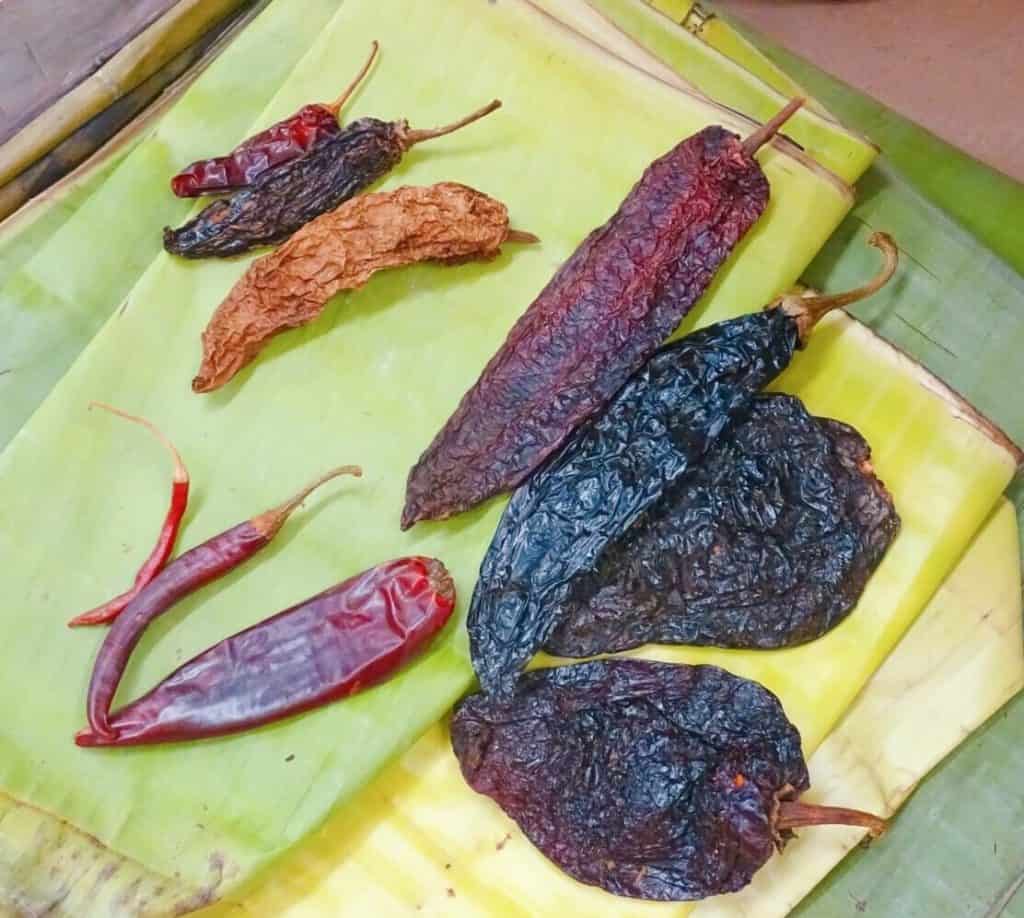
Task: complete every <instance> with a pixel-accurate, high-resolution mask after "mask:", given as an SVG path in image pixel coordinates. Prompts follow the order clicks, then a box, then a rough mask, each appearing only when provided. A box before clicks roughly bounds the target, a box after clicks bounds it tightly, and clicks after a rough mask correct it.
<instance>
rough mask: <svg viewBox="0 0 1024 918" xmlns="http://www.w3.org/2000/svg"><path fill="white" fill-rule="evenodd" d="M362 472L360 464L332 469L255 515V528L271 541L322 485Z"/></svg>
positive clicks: (357, 475) (355, 475)
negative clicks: (293, 494) (272, 506)
mask: <svg viewBox="0 0 1024 918" xmlns="http://www.w3.org/2000/svg"><path fill="white" fill-rule="evenodd" d="M362 474H363V470H362V469H361V468H360V467H359V466H358V465H340V466H338V467H337V468H336V469H331V470H330V471H329V472H325V473H324V474H323V475H321V476H320V477H319V478H317V479H315V480H314V481H311V482H310V483H309V484H307V485H306V486H305V487H304V488H303V489H302V490H301V491H299V492H298V493H297V494H296V495H295V496H294V497H289V498H288V500H286V501H284V503H281V504H278V505H277V506H276V507H274V508H272V509H271V510H267V511H266V512H264V513H261V514H260V515H259V516H254V517H253V518H252V525H253V528H254V529H256V530H257V531H259V532H261V533H262V534H263V536H264V537H265V538H266V539H267V541H270V540H271V539H272V538H274V536H275V535H277V532H278V530H279V529H280V528H281V527H282V526H283V525H284V523H285V520H287V519H288V517H289V516H291V514H292V513H293V512H294V511H295V508H296V507H298V506H299V504H301V503H302V502H303V501H304V500H305V499H306V498H307V497H309V495H310V494H312V493H313V492H314V491H315V490H316V489H317V488H319V487H320V485H322V484H324V483H325V482H328V481H330V480H331V479H332V478H337V477H338V476H339V475H352V476H353V477H355V478H361V477H362Z"/></svg>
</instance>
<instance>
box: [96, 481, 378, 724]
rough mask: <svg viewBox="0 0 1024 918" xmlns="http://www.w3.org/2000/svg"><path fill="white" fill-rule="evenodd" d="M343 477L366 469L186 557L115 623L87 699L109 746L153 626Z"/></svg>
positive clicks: (309, 488) (298, 497) (306, 491)
mask: <svg viewBox="0 0 1024 918" xmlns="http://www.w3.org/2000/svg"><path fill="white" fill-rule="evenodd" d="M340 475H352V476H354V477H356V478H358V477H360V476H361V475H362V469H361V468H360V467H359V466H357V465H343V466H339V467H338V468H335V469H331V471H329V472H327V473H326V474H324V475H321V476H320V477H318V478H316V479H315V480H314V481H312V482H310V483H309V484H307V485H306V486H305V487H304V488H302V489H301V490H300V491H299V492H298V493H297V494H295V495H294V496H293V497H290V498H288V499H287V500H286V501H284V502H283V503H280V504H278V505H277V506H276V507H273V508H271V509H270V510H267V511H266V512H264V513H261V514H259V515H257V516H254V517H252V518H251V519H249V520H246V521H245V522H243V523H239V524H238V525H237V526H232V527H231V528H230V529H227V530H225V531H224V532H222V533H220V534H219V535H216V536H213V537H212V538H210V539H207V540H206V541H205V542H202V543H200V544H199V545H197V546H195V547H194V548H191V549H189V550H188V551H187V552H184V553H183V554H182V555H180V556H179V557H178V558H176V559H175V560H174V561H172V562H171V563H170V564H168V565H167V567H166V568H164V570H162V571H161V572H160V573H159V575H158V576H157V577H155V578H154V579H153V581H152V582H151V583H149V584H148V585H147V586H146V587H144V588H143V589H142V591H141V592H140V593H139V595H138V596H136V597H135V598H134V599H133V600H132V601H131V602H130V603H129V604H128V606H127V607H126V608H125V610H124V612H123V614H121V615H120V616H118V618H117V619H116V620H115V621H114V624H113V625H112V627H111V628H110V630H109V631H108V632H107V635H106V637H105V638H104V639H103V643H102V644H101V645H100V649H99V652H98V653H97V655H96V662H95V664H94V665H93V671H92V677H91V678H90V680H89V690H88V694H87V697H86V716H87V718H88V721H89V726H90V728H91V729H92V732H93V733H95V734H97V735H99V736H102V737H104V738H106V739H108V740H109V739H112V738H114V736H115V731H113V730H111V728H110V705H111V703H112V702H113V700H114V695H115V694H116V693H117V687H118V685H119V684H120V682H121V677H122V676H123V675H124V670H125V667H126V666H127V664H128V659H129V657H130V656H131V653H132V651H133V650H134V649H135V646H136V644H138V642H139V639H140V638H141V637H142V634H143V632H144V631H145V630H146V628H147V626H148V625H149V623H150V622H151V621H153V620H154V619H156V618H158V617H159V616H161V615H163V613H164V612H166V611H168V610H169V609H170V608H172V607H173V606H174V605H175V604H177V603H178V602H179V601H180V600H182V599H184V598H185V597H186V596H188V595H190V594H192V593H194V592H195V591H196V590H198V589H199V588H200V587H203V586H205V585H206V584H208V583H212V582H213V581H214V580H217V579H219V578H220V577H223V576H224V575H225V574H227V573H229V572H230V571H233V570H234V569H235V568H237V567H238V566H239V565H240V564H242V563H244V562H245V561H248V560H249V559H250V558H252V557H253V555H255V554H257V552H259V551H260V550H261V549H263V548H265V547H266V546H267V545H269V544H270V542H271V541H273V538H274V536H275V535H277V533H278V531H279V530H280V529H281V527H282V526H283V525H284V522H285V520H287V519H288V517H289V516H290V515H291V514H292V513H293V512H294V511H295V510H296V508H298V507H299V505H300V504H302V502H303V501H304V500H305V499H306V498H307V497H309V495H310V494H311V493H312V492H313V491H314V490H315V489H316V488H319V487H320V486H321V485H323V484H324V483H326V482H328V481H330V480H331V479H333V478H337V477H339V476H340Z"/></svg>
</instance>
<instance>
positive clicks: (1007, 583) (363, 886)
mask: <svg viewBox="0 0 1024 918" xmlns="http://www.w3.org/2000/svg"><path fill="white" fill-rule="evenodd" d="M1016 541H1017V526H1016V520H1015V518H1014V514H1013V511H1012V508H1010V506H1009V504H1007V503H1006V502H1005V501H1002V502H1000V506H999V509H998V510H997V511H996V512H995V513H993V515H992V517H990V519H989V520H988V521H987V523H986V525H985V527H984V528H983V529H982V530H981V532H979V534H978V536H977V538H976V539H975V540H974V542H973V543H972V545H971V547H970V549H969V551H968V552H967V553H966V554H965V556H964V558H963V559H962V560H961V562H960V563H959V564H958V565H957V566H956V568H955V570H954V571H953V573H952V574H951V576H950V577H949V579H948V580H947V581H946V583H945V584H944V585H943V587H942V589H941V590H940V591H939V592H938V593H937V594H936V595H935V597H934V598H933V599H932V601H931V602H930V603H929V604H928V606H927V608H926V609H925V610H924V612H923V613H922V614H921V617H920V618H919V619H918V621H917V622H916V623H915V624H914V626H913V628H911V630H910V631H909V632H908V633H907V635H906V637H904V639H903V640H902V641H901V642H900V644H899V645H898V646H897V648H896V650H895V651H894V652H893V653H892V655H890V657H889V658H888V659H887V660H886V661H885V663H884V664H883V665H882V667H881V669H879V671H878V672H877V673H875V674H874V676H873V677H872V678H871V679H870V681H869V682H868V683H867V685H866V686H865V687H864V690H863V691H862V692H861V694H860V696H859V697H858V698H857V700H856V702H855V703H854V704H853V706H852V707H851V708H850V710H849V711H848V712H847V714H846V715H845V717H844V718H843V719H842V720H841V721H840V722H839V724H838V725H837V726H836V728H835V730H834V731H833V732H832V733H831V735H830V736H829V737H828V739H827V740H826V741H825V742H824V743H823V744H822V745H821V746H820V747H819V748H818V750H817V751H816V752H815V753H814V755H813V756H811V757H810V760H809V768H810V773H811V780H812V784H813V787H812V791H811V792H810V794H809V799H815V800H822V801H825V802H830V803H835V802H836V801H842V802H843V803H845V804H848V805H851V806H861V807H868V808H870V809H871V810H872V811H874V812H882V813H891V812H892V811H893V810H894V809H895V808H896V807H897V806H898V805H899V804H900V803H901V802H902V801H903V800H904V799H905V797H906V796H907V794H908V793H910V791H911V790H912V788H913V786H914V785H915V784H916V782H917V781H918V780H920V778H921V776H922V775H923V774H924V773H925V772H927V770H928V769H929V768H931V767H932V766H933V765H934V764H935V763H936V762H937V761H938V760H940V759H941V758H942V757H943V756H944V755H945V754H946V753H948V751H949V750H950V749H951V748H953V747H954V746H955V745H956V744H957V743H958V742H959V741H960V739H961V738H962V735H963V731H967V730H971V729H973V728H975V727H977V726H978V725H979V724H980V723H981V722H982V721H984V719H985V718H986V717H988V716H989V715H990V714H992V712H993V711H995V710H997V709H998V708H999V707H1000V706H1001V705H1002V704H1003V703H1005V701H1006V699H1007V698H1008V697H1009V696H1010V695H1012V694H1013V693H1014V692H1016V691H1018V690H1019V689H1020V687H1021V684H1022V680H1024V658H1022V651H1021V645H1020V636H1021V598H1020V590H1019V588H1018V586H1019V582H1020V567H1019V565H1018V563H1017V557H1016V556H1017V547H1016ZM898 825H899V823H897V826H898ZM861 834H862V830H857V829H843V828H838V827H832V828H827V829H809V830H805V831H804V832H802V833H801V834H800V836H799V837H798V838H797V839H796V840H794V841H792V842H790V844H789V845H787V847H786V849H785V851H784V852H783V853H782V855H781V856H779V857H776V858H773V859H772V861H770V862H769V863H768V864H767V865H766V866H765V867H763V868H762V869H761V871H759V873H758V874H757V875H756V876H755V878H754V882H753V883H752V884H751V885H750V886H749V887H748V888H747V889H746V890H744V891H742V892H741V893H739V894H736V895H730V896H722V897H717V898H714V899H710V900H708V901H706V902H702V903H698V904H696V906H693V905H673V904H665V903H643V902H637V901H635V900H625V899H616V898H614V897H612V896H609V895H607V894H604V893H601V892H598V891H596V890H594V889H592V888H590V887H585V886H583V885H581V884H578V883H575V882H573V881H572V880H569V879H568V878H567V877H565V876H564V875H563V874H562V873H560V872H559V871H558V870H557V869H556V868H554V867H553V866H552V865H551V864H550V863H549V862H548V861H546V860H545V859H544V857H543V856H542V855H540V854H539V853H538V852H537V851H536V850H535V849H534V848H533V846H532V845H531V844H530V842H529V841H528V840H527V839H526V838H525V837H524V836H523V835H522V833H521V832H520V831H519V830H518V828H517V827H516V825H515V823H513V822H512V821H511V820H509V819H507V818H506V817H505V816H504V815H503V814H502V813H501V811H500V810H499V809H498V808H497V806H496V805H495V804H493V803H492V802H491V801H490V800H488V799H487V798H484V797H481V796H479V795H477V794H475V793H474V792H473V791H472V790H471V789H470V788H469V787H468V786H467V785H466V783H465V781H464V779H463V778H462V775H461V772H460V771H459V766H458V763H457V762H456V761H455V758H454V756H453V755H452V752H451V746H450V741H449V738H448V729H447V725H446V723H441V724H438V725H436V726H434V727H432V728H431V729H430V730H429V731H428V732H427V733H426V734H425V735H424V736H423V737H422V738H421V739H420V740H419V741H418V742H417V743H416V745H415V746H413V748H412V749H410V750H409V752H407V753H406V754H405V755H404V756H403V757H402V758H401V759H400V760H399V761H398V762H396V763H395V764H394V765H392V766H391V767H390V768H388V769H387V770H386V771H385V772H384V773H383V774H382V775H381V776H380V777H378V778H377V779H376V780H375V781H374V782H373V783H372V784H370V785H369V786H368V787H367V788H366V789H365V790H364V791H363V792H362V793H361V794H360V795H359V796H358V797H357V798H356V799H355V800H354V801H352V802H351V803H350V804H348V805H347V806H344V807H342V808H341V809H339V811H338V812H337V813H335V814H334V815H333V816H332V817H331V818H330V820H328V822H327V823H326V824H325V825H324V826H323V828H322V829H320V830H319V831H318V832H316V833H315V834H314V835H313V836H311V837H310V838H309V839H308V840H307V841H306V842H304V843H303V844H301V845H300V846H298V847H297V848H296V850H295V851H294V852H293V853H292V854H291V855H289V856H288V857H287V858H286V859H285V860H284V861H283V862H282V864H281V865H280V867H279V868H278V869H277V870H275V871H273V872H272V873H270V874H269V875H268V876H267V877H266V878H265V880H264V881H263V882H262V883H260V884H259V886H258V887H257V888H255V889H254V890H253V891H252V892H251V893H249V894H248V895H247V896H245V897H244V898H243V899H242V900H241V901H240V903H239V905H240V907H241V909H242V910H244V912H245V913H248V914H253V915H275V916H280V918H324V916H328V915H329V916H332V918H341V916H363V915H391V914H422V915H427V916H436V915H444V916H446V918H457V916H467V918H469V916H477V915H501V916H502V918H506V916H509V918H519V916H523V918H527V916H532V915H583V914H585V915H588V916H601V915H609V916H613V915H614V916H616V918H632V916H637V918H644V916H650V918H658V916H672V918H681V916H683V915H685V914H687V913H688V912H690V913H691V914H692V915H693V916H694V918H781V916H784V915H786V914H787V913H788V912H789V911H790V909H791V908H792V907H793V906H794V905H795V904H796V903H798V902H799V901H800V900H801V899H802V898H803V897H804V896H805V895H806V894H807V892H808V891H809V890H810V889H811V888H812V887H813V886H814V885H815V883H817V882H818V881H819V880H821V879H822V878H823V877H824V876H825V875H826V874H827V873H828V871H829V870H830V869H832V868H833V867H834V866H835V865H836V864H837V863H838V862H839V861H840V860H841V859H842V858H843V856H844V855H845V854H846V853H847V852H848V851H849V850H850V848H851V847H852V846H854V845H855V844H856V843H857V842H858V841H859V840H860V837H861ZM885 845H886V842H885V841H883V842H881V843H879V844H878V845H877V846H876V850H878V851H879V852H882V853H883V854H884V850H885ZM894 885H895V884H894ZM901 901H905V897H901ZM872 904H873V905H875V907H876V909H877V908H881V907H887V906H885V904H884V903H883V902H882V900H881V899H880V898H878V897H872ZM838 905H839V906H840V907H839V908H835V909H834V910H822V911H819V912H817V913H816V914H818V915H844V914H847V911H848V910H849V908H850V907H851V904H850V903H846V904H845V905H844V903H838ZM238 911H239V907H238V906H232V905H227V904H223V905H221V906H214V907H212V908H210V909H207V910H204V911H203V912H202V913H201V915H202V918H229V916H231V915H233V914H235V913H236V912H238ZM886 913H887V914H902V913H900V912H897V911H889V912H886ZM934 914H938V912H936V913H934ZM197 918H198V916H197Z"/></svg>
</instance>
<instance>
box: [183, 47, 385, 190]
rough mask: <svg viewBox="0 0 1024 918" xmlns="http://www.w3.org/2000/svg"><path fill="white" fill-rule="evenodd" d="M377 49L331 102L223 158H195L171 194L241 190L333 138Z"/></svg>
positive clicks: (267, 131)
mask: <svg viewBox="0 0 1024 918" xmlns="http://www.w3.org/2000/svg"><path fill="white" fill-rule="evenodd" d="M377 47H378V46H377V42H373V45H372V46H371V48H370V56H369V57H368V58H367V60H366V63H365V64H363V67H362V69H361V70H360V71H359V73H357V74H356V76H355V79H353V80H352V82H351V83H349V85H348V86H347V87H346V88H345V91H344V92H343V93H342V94H341V95H340V96H339V97H338V98H337V99H336V100H335V101H334V102H331V103H330V104H329V105H325V104H322V103H320V102H316V103H313V104H311V105H304V106H303V107H302V108H300V109H299V110H298V111H297V112H296V113H295V114H294V115H292V116H291V117H290V118H285V119H284V120H283V121H278V122H277V123H276V124H272V125H271V126H270V127H268V128H266V129H265V130H263V131H260V132H259V133H258V134H254V135H253V136H252V137H249V138H247V139H246V140H243V141H242V142H241V143H240V144H239V145H238V146H237V147H235V149H233V150H232V151H231V152H230V153H228V154H227V155H226V156H215V157H214V158H213V159H201V160H199V161H197V162H194V163H192V164H191V165H190V166H186V167H185V168H184V169H182V170H181V172H179V173H178V174H177V175H176V176H174V178H172V179H171V191H173V192H174V193H175V194H176V195H177V196H178V197H179V198H196V197H199V196H200V195H204V194H219V193H220V192H222V191H232V190H234V189H236V188H245V187H246V186H248V185H251V184H252V183H253V182H254V181H255V180H256V178H257V177H258V176H260V175H262V174H263V173H264V172H266V171H268V170H269V169H273V168H275V167H276V166H280V165H282V164H283V163H287V162H290V161H291V160H293V159H297V158H298V157H300V156H302V155H304V154H305V153H308V152H309V151H310V150H311V149H313V147H315V146H316V145H317V144H318V143H320V142H321V141H323V140H324V139H326V138H327V137H330V136H331V135H333V134H337V133H338V131H340V130H341V125H340V124H339V123H338V113H339V112H340V111H341V109H342V107H343V106H344V105H345V103H346V102H347V101H348V99H349V97H350V96H351V95H352V93H353V92H355V90H356V87H358V86H359V84H360V83H361V82H362V79H363V77H364V76H366V73H367V71H368V70H369V69H370V65H371V64H372V63H373V59H374V58H375V57H376V56H377Z"/></svg>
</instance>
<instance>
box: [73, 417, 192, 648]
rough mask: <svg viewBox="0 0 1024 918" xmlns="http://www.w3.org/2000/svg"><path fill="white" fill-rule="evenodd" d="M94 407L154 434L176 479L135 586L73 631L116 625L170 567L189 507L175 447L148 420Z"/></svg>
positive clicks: (79, 619) (78, 621)
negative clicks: (182, 519) (125, 611)
mask: <svg viewBox="0 0 1024 918" xmlns="http://www.w3.org/2000/svg"><path fill="white" fill-rule="evenodd" d="M92 406H95V407H97V408H102V409H103V410H104V411H111V412H113V413H114V414H116V415H117V416H118V417H122V418H124V419H125V420H128V421H132V422H134V423H136V424H141V425H142V426H143V427H145V428H146V429H147V430H148V431H149V432H150V433H152V434H153V436H154V437H156V438H157V439H158V440H159V441H160V442H161V443H163V445H164V446H166V447H167V449H168V451H169V452H170V454H171V458H172V459H173V460H174V477H173V478H172V479H171V504H170V506H169V507H168V509H167V515H166V516H165V517H164V522H163V526H161V527H160V535H159V537H158V538H157V540H156V545H154V546H153V550H152V551H151V552H150V553H149V557H148V558H147V559H146V560H145V562H144V563H143V565H142V567H140V568H139V572H138V573H137V574H136V575H135V583H134V584H133V585H132V588H131V589H130V590H127V591H125V592H124V593H122V594H121V595H120V596H115V597H114V598H113V599H111V600H110V601H109V602H105V603H104V604H103V605H102V606H97V607H96V608H95V609H90V610H89V611H88V612H83V613H82V614H81V615H76V616H75V617H74V618H73V619H71V621H69V622H68V626H69V627H72V628H73V627H76V626H78V625H102V624H105V623H106V622H111V621H113V620H114V619H115V618H117V616H118V615H120V614H121V612H123V611H124V609H125V607H126V606H127V605H128V603H130V602H131V601H132V600H133V599H134V598H135V597H136V596H138V595H139V593H140V592H141V591H142V588H143V587H145V586H146V585H147V584H148V583H149V582H150V581H151V580H152V579H153V578H154V577H155V576H156V575H157V574H158V573H159V572H160V571H161V570H162V568H163V566H164V565H165V564H166V563H167V559H168V558H169V557H170V556H171V552H172V551H173V550H174V543H175V542H176V541H177V538H178V530H179V529H180V528H181V518H182V517H183V516H184V515H185V508H186V507H187V506H188V487H189V481H188V470H187V469H186V468H185V463H184V462H182V461H181V455H180V454H179V453H178V451H177V449H175V447H174V444H173V443H172V442H171V441H170V440H169V439H168V438H167V437H166V436H164V434H163V433H162V432H161V431H160V430H159V428H157V427H156V425H154V424H153V423H151V422H150V421H147V420H146V419H145V418H140V417H138V416H136V415H134V414H129V413H128V412H127V411H121V409H120V408H114V407H113V406H112V405H105V404H103V403H102V402H93V403H92V404H91V405H90V407H92Z"/></svg>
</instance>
